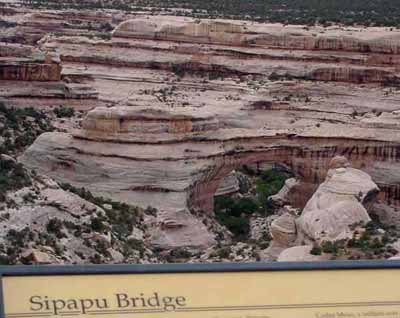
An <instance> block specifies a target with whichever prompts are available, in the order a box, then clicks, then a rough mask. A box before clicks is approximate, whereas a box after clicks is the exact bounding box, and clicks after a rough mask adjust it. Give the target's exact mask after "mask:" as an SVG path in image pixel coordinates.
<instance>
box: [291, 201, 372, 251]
mask: <svg viewBox="0 0 400 318" xmlns="http://www.w3.org/2000/svg"><path fill="white" fill-rule="evenodd" d="M370 220H371V218H370V217H369V215H368V213H367V211H366V209H365V208H364V207H363V206H362V205H361V204H360V203H359V202H356V201H353V200H349V201H341V202H338V203H336V204H333V205H332V206H331V207H329V208H325V209H321V210H313V211H308V212H307V213H304V214H303V215H302V216H301V217H299V218H298V219H297V220H296V225H297V229H298V232H299V235H298V240H299V241H300V242H304V241H305V242H307V240H311V242H318V243H320V242H323V241H337V240H342V239H350V238H352V237H353V229H352V225H356V224H360V225H362V224H366V223H368V222H369V221H370Z"/></svg>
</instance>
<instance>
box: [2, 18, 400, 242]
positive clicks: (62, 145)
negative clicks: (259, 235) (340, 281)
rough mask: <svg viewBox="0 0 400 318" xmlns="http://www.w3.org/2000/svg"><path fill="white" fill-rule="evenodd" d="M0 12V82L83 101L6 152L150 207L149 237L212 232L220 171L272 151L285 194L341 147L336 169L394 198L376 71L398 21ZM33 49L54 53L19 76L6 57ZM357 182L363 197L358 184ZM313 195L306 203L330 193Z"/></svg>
mask: <svg viewBox="0 0 400 318" xmlns="http://www.w3.org/2000/svg"><path fill="white" fill-rule="evenodd" d="M7 19H8V20H9V21H12V20H13V19H14V20H15V21H16V22H15V23H16V26H15V27H11V28H8V29H7V32H4V34H2V36H1V40H2V41H4V42H7V43H10V42H11V41H15V42H19V43H24V45H23V46H20V45H14V44H12V45H11V44H7V45H2V46H1V48H2V54H1V58H4V60H7V61H8V62H7V63H11V64H12V65H20V71H18V72H17V71H15V72H14V71H13V72H10V71H8V68H5V69H7V71H5V72H3V73H2V74H6V75H4V76H3V79H2V80H1V81H0V83H1V86H0V98H2V99H4V100H5V102H6V104H7V105H12V106H21V105H23V106H37V105H40V107H42V108H46V107H49V106H53V105H68V106H71V107H74V108H76V109H80V110H84V111H88V110H90V111H89V112H88V113H87V114H85V119H84V120H83V122H82V126H81V127H80V129H77V130H74V131H69V132H68V133H61V132H54V133H47V134H43V135H42V136H40V137H39V138H38V139H37V141H36V142H35V143H34V144H33V145H32V146H31V147H30V148H29V149H28V150H27V151H26V152H25V154H24V155H23V156H22V157H21V158H20V160H21V162H23V163H24V164H26V165H27V166H28V167H30V168H34V169H37V170H38V171H40V172H41V173H43V174H47V175H50V176H52V177H54V178H55V179H56V180H58V181H62V182H70V183H72V184H74V185H76V186H78V187H81V186H84V187H86V188H88V189H90V190H92V191H93V192H94V193H97V194H100V195H104V196H109V197H112V198H114V199H116V200H120V201H124V202H128V203H131V204H134V205H140V206H142V207H147V206H149V205H150V206H153V207H156V208H157V209H158V210H159V211H161V213H160V214H159V215H157V216H156V217H155V219H152V220H151V222H152V224H153V226H154V233H155V234H156V233H158V234H157V235H154V236H153V238H152V239H153V241H154V242H155V243H159V242H161V241H164V242H167V243H166V244H170V245H171V246H174V247H176V246H195V245H197V246H202V247H204V246H209V245H212V244H213V242H214V241H213V237H212V235H210V229H209V228H210V226H211V225H210V224H204V223H207V222H203V224H202V225H201V224H200V223H199V222H200V221H201V215H212V212H213V205H214V204H213V200H214V195H215V194H216V193H217V190H218V188H220V185H221V182H222V180H224V179H225V178H226V177H227V176H228V175H230V173H231V172H232V171H233V170H235V169H237V168H239V167H241V166H243V165H249V166H252V165H256V164H257V165H259V164H260V163H266V164H273V163H280V164H282V165H284V166H287V167H288V169H290V170H291V171H293V173H294V174H295V177H296V179H298V180H299V184H296V185H293V187H291V190H290V204H292V205H294V206H295V207H298V208H303V207H304V206H305V205H306V203H307V201H308V200H309V199H310V197H311V196H312V194H313V193H314V191H315V190H316V189H317V187H318V185H319V184H320V183H321V182H323V181H324V180H325V178H326V176H327V171H328V166H329V161H330V160H331V158H332V157H334V156H337V155H339V156H346V157H347V158H348V159H349V160H350V161H351V162H352V164H353V167H354V168H355V169H358V170H351V168H347V167H345V168H346V169H350V170H346V173H345V174H344V175H346V176H347V175H349V176H350V177H349V178H353V177H354V178H356V179H357V178H358V177H360V178H364V175H363V174H362V172H361V171H359V170H362V171H364V172H366V173H368V174H370V175H371V177H372V179H373V181H374V182H375V183H376V184H377V185H378V186H379V189H380V190H381V191H380V193H379V195H378V197H379V200H380V204H382V205H384V206H386V207H389V206H390V208H391V209H393V210H394V211H397V210H396V209H397V206H398V205H399V203H400V189H399V186H398V184H399V182H400V175H399V173H397V172H396V171H398V170H399V169H398V168H399V167H400V162H399V160H400V154H399V149H400V148H399V145H400V144H399V140H400V138H399V137H400V133H399V130H398V125H397V124H396V118H397V117H396V116H397V111H398V108H399V107H398V105H399V102H400V95H399V92H398V91H396V90H394V89H392V88H391V87H386V86H387V85H389V86H396V84H398V71H397V68H396V65H397V64H398V62H399V61H400V58H399V56H400V51H399V47H400V44H399V43H400V36H399V34H400V33H399V31H398V30H390V29H388V28H342V27H334V28H333V27H332V28H322V27H318V26H316V27H303V26H283V25H278V24H276V25H268V24H258V23H251V22H243V21H235V22H233V21H227V20H225V21H219V20H215V21H214V20H200V21H198V20H193V19H187V18H177V17H168V16H163V17H160V16H159V17H146V16H133V15H128V14H122V13H119V14H115V15H114V16H113V15H111V14H109V13H104V12H103V13H99V14H94V13H90V12H75V11H71V12H62V11H61V12H52V11H51V12H41V13H38V12H35V11H29V12H28V11H23V10H15V12H13V13H10V15H9V16H7ZM77 21H78V22H77ZM89 22H91V23H89ZM92 22H93V23H92ZM105 23H108V24H109V25H108V24H107V25H103V24H105ZM32 26H35V28H36V29H35V31H34V30H33V28H32ZM114 27H115V28H114ZM113 28H114V30H113V32H111V30H112V29H113ZM50 32H51V33H55V32H56V33H57V34H56V36H54V34H53V35H49V33H50ZM111 33H112V34H111ZM89 35H90V36H89ZM9 45H10V46H11V47H12V48H14V47H15V48H16V49H15V50H14V49H10V47H8V46H9ZM33 46H35V47H33ZM32 50H39V51H40V52H41V54H43V55H41V56H42V57H41V58H40V59H39V60H38V61H39V62H38V63H39V65H42V67H45V66H44V65H47V63H48V61H49V60H48V56H59V59H60V63H59V64H57V63H58V62H57V63H55V65H56V66H57V67H58V70H59V71H61V73H58V76H59V77H57V78H54V79H53V78H52V77H51V76H50V75H49V74H53V73H52V72H47V71H43V72H35V73H34V74H35V76H39V75H36V74H41V75H40V76H39V77H36V78H35V77H33V75H32V76H31V77H30V75H29V74H31V73H32V72H31V73H30V72H29V70H28V69H26V68H25V69H24V68H23V67H22V66H21V65H25V64H29V63H31V62H32V61H33V60H34V59H33V58H32V59H29V60H25V61H22V60H21V61H22V62H21V63H22V64H18V63H19V62H18V60H19V59H21V58H22V57H23V56H25V55H26V52H31V51H32ZM23 63H25V64H23ZM50 65H52V66H53V67H55V65H53V64H51V63H50ZM60 66H62V70H61V69H59V67H60ZM24 67H25V66H24ZM29 67H30V66H29ZM46 67H47V66H46ZM10 74H11V75H12V76H11V75H10ZM13 74H14V75H13ZM15 74H16V75H15ZM32 74H33V73H32ZM46 76H47V77H46ZM41 78H42V79H43V80H44V81H39V80H41ZM21 79H24V85H21V82H20V81H19V80H21ZM333 82H334V83H333ZM361 84H362V85H361ZM385 85H386V86H385ZM37 107H39V106H37ZM96 107H97V108H96ZM339 161H340V160H339ZM342 168H343V167H342ZM338 169H341V168H338ZM340 171H341V170H339V171H336V172H335V173H334V175H332V178H333V179H334V178H336V175H339V174H340ZM371 182H372V181H371ZM364 190H365V189H364V188H363V189H362V191H361V192H362V193H361V197H362V200H361V203H362V204H364V203H365V201H368V199H369V198H370V197H369V192H365V191H364ZM373 192H374V191H373ZM358 194H359V193H357V195H358ZM351 195H353V194H351ZM335 198H336V197H335ZM314 201H315V202H317V201H318V200H314ZM328 201H329V200H328ZM330 202H331V201H329V203H330ZM346 202H347V199H346ZM282 203H286V202H282ZM309 204H310V205H308V206H307V207H306V210H310V209H311V208H310V206H311V203H309ZM315 204H316V205H315V206H314V205H313V208H312V209H311V210H310V211H314V210H316V209H317V210H324V209H325V210H326V209H330V208H331V207H330V205H329V204H328V205H329V206H326V207H325V206H324V207H322V206H321V207H320V206H319V205H318V204H319V203H315ZM365 207H366V208H367V210H369V207H368V206H365ZM353 208H354V209H356V208H355V207H353V206H352V207H349V209H350V210H352V209H353ZM325 210H324V211H325ZM356 210H357V209H356ZM178 211H179V213H178ZM357 211H358V212H360V213H359V214H358V215H361V214H362V213H361V212H363V210H361V209H358V210H357ZM177 213H178V214H177ZM395 213H396V212H393V213H392V214H395ZM329 214H331V213H330V212H329ZM182 215H184V216H185V217H182ZM203 221H204V220H203ZM278 223H279V222H278ZM278 223H277V224H278ZM203 225H204V226H203ZM194 226H195V227H196V229H197V230H198V232H196V233H195V234H196V235H193V237H190V235H189V234H188V233H190V229H191V228H193V227H194ZM287 233H289V234H292V232H291V231H289V232H287ZM308 233H316V232H315V231H314V229H311V230H309V231H308ZM335 235H336V234H335ZM311 236H313V235H311ZM196 237H198V238H200V237H202V238H204V240H202V239H196Z"/></svg>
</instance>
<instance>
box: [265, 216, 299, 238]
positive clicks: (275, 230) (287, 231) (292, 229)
mask: <svg viewBox="0 0 400 318" xmlns="http://www.w3.org/2000/svg"><path fill="white" fill-rule="evenodd" d="M270 233H271V236H272V238H273V239H274V242H275V243H277V244H278V245H280V246H290V245H291V244H292V243H293V242H294V241H295V239H296V223H295V217H294V216H293V215H291V214H289V213H285V214H283V215H281V216H280V217H278V218H277V219H276V220H274V221H273V222H272V223H271V226H270Z"/></svg>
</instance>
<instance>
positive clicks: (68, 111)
mask: <svg viewBox="0 0 400 318" xmlns="http://www.w3.org/2000/svg"><path fill="white" fill-rule="evenodd" d="M54 114H56V116H57V117H58V118H64V117H72V116H74V114H75V110H74V109H73V108H72V107H65V106H60V107H57V108H55V109H54Z"/></svg>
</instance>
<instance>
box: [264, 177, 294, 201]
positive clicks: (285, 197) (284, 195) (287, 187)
mask: <svg viewBox="0 0 400 318" xmlns="http://www.w3.org/2000/svg"><path fill="white" fill-rule="evenodd" d="M298 184H300V182H299V180H297V179H296V178H289V179H287V180H286V181H285V184H284V186H283V188H282V189H281V190H280V191H279V192H278V193H277V194H274V195H271V196H270V197H269V199H270V200H272V202H274V203H275V204H276V205H280V206H282V205H284V204H287V203H289V202H290V192H291V190H292V189H293V188H294V187H295V186H296V185H298Z"/></svg>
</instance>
